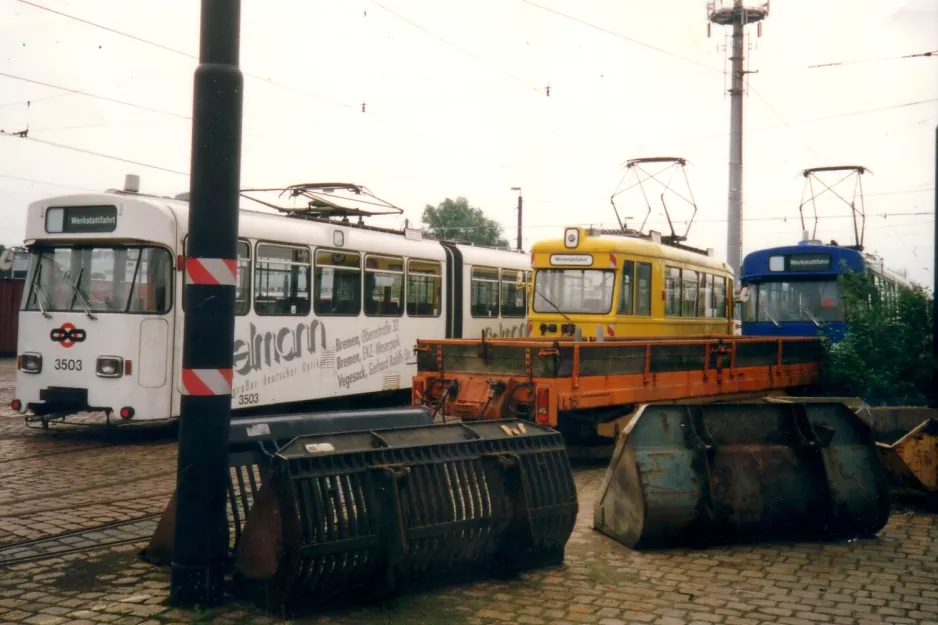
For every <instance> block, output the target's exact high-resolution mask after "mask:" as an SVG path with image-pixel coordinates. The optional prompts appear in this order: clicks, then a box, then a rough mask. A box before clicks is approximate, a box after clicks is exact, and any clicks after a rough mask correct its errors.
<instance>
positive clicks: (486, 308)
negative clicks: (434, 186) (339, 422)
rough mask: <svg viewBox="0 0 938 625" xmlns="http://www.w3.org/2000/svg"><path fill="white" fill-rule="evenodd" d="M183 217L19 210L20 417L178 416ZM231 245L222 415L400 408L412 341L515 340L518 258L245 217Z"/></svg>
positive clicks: (356, 229) (138, 201) (96, 204)
mask: <svg viewBox="0 0 938 625" xmlns="http://www.w3.org/2000/svg"><path fill="white" fill-rule="evenodd" d="M352 186H354V185H352ZM188 209H189V205H188V202H186V201H185V200H184V199H174V198H163V197H157V196H148V195H143V194H140V193H137V192H136V191H135V190H134V191H127V190H122V191H113V190H111V191H108V192H105V193H101V194H82V195H66V196H59V197H53V198H49V199H45V200H42V201H38V202H35V203H33V204H31V205H30V206H29V209H28V216H27V223H26V237H25V243H26V245H27V247H28V248H29V251H30V265H29V273H28V276H27V288H26V289H25V290H24V294H23V301H22V306H21V310H20V316H19V336H18V349H17V354H18V356H17V372H16V391H15V395H14V397H15V399H14V400H13V402H12V406H13V408H14V409H15V410H17V411H19V412H21V413H24V414H25V415H26V418H27V420H28V421H31V422H33V421H34V422H40V423H42V425H43V427H47V426H48V422H49V421H55V420H64V419H65V418H66V417H68V416H69V415H73V414H77V413H79V412H103V413H105V415H106V417H107V419H108V420H109V421H110V420H111V419H112V415H119V417H120V419H121V420H124V421H143V420H157V419H167V418H175V417H177V416H178V415H179V403H180V384H181V382H180V369H181V363H182V342H183V310H184V305H185V302H184V301H183V284H184V282H185V280H184V275H183V273H182V272H183V271H184V267H185V262H184V261H185V250H186V242H187V236H186V231H187V226H188ZM398 210H399V209H398ZM238 236H239V239H238V276H237V286H236V304H235V309H236V320H235V342H234V345H233V351H234V377H233V390H232V409H233V410H234V411H236V413H235V416H237V414H239V413H241V412H242V411H243V412H244V413H246V414H250V413H252V412H256V411H258V410H263V411H268V412H269V411H281V410H284V411H285V410H287V409H293V408H294V407H296V406H297V405H298V404H308V403H310V402H316V403H317V405H318V406H321V407H324V408H325V407H334V408H350V407H357V406H376V405H386V404H387V403H388V402H389V401H390V402H395V401H401V402H406V401H407V398H408V397H409V389H410V385H411V380H412V378H413V376H414V375H415V373H416V359H415V356H414V353H413V346H414V345H415V343H416V339H417V338H432V337H437V338H440V337H451V338H460V337H477V336H482V335H483V334H485V335H486V336H524V335H525V333H526V328H527V323H526V311H527V288H526V287H527V284H528V278H529V274H530V257H529V256H528V255H527V254H522V253H519V252H512V251H505V250H497V249H489V248H483V247H477V246H472V245H461V244H456V243H448V242H441V241H436V240H431V239H423V238H422V237H421V236H420V232H419V231H412V230H407V231H405V232H398V231H391V230H382V229H377V228H370V227H366V226H364V225H361V223H359V225H353V224H350V223H348V219H345V220H344V222H339V221H336V220H335V219H327V218H321V217H317V218H313V217H311V216H310V214H303V215H284V214H278V213H273V212H271V213H265V212H262V211H257V210H245V209H244V208H242V209H241V210H240V213H239V229H238Z"/></svg>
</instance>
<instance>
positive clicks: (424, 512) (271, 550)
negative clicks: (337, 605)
mask: <svg viewBox="0 0 938 625" xmlns="http://www.w3.org/2000/svg"><path fill="white" fill-rule="evenodd" d="M272 462H273V467H272V471H271V478H270V480H268V482H267V483H266V484H265V485H264V489H262V491H261V494H259V495H258V503H257V504H256V505H255V506H254V507H253V508H252V510H251V512H250V513H249V516H248V520H247V523H246V524H245V529H244V535H243V537H242V542H241V548H240V549H239V552H238V560H237V563H236V579H237V581H238V585H239V587H240V589H241V591H242V592H244V593H246V594H249V595H254V596H257V597H264V598H266V599H268V600H273V601H274V602H277V603H292V602H314V603H322V602H330V601H334V600H341V599H343V598H354V599H355V600H361V599H362V598H363V597H365V596H369V597H374V596H376V595H377V596H380V595H383V594H386V593H390V592H397V591H401V590H404V589H407V588H408V587H409V586H410V585H411V584H413V583H416V582H420V581H423V580H434V581H437V580H439V579H440V578H445V577H447V576H450V575H453V574H456V573H458V572H465V571H489V572H497V573H499V574H502V573H505V572H511V571H517V570H519V569H522V568H527V567H531V566H538V565H543V564H551V563H558V562H561V561H562V560H563V553H564V548H565V545H566V542H567V540H568V539H569V537H570V535H571V533H572V531H573V525H574V523H575V520H576V514H577V509H578V508H577V500H576V488H575V485H574V482H573V475H572V472H571V470H570V464H569V460H568V458H567V454H566V449H565V447H564V445H563V441H562V439H561V437H560V435H559V434H558V433H556V432H554V431H553V430H549V429H547V428H543V427H539V426H536V425H533V424H531V423H524V422H521V421H515V420H508V421H488V422H482V423H474V424H472V425H467V424H445V425H433V426H428V427H420V428H400V429H394V430H377V431H373V432H361V433H349V434H339V435H331V436H315V437H300V438H298V439H296V440H294V441H293V442H291V443H290V444H289V445H287V446H286V447H284V448H283V449H282V450H280V451H279V452H278V453H277V454H276V455H275V456H274V458H273V459H272ZM262 501H263V502H264V503H263V504H262V503H261V502H262ZM272 519H280V521H279V525H278V523H274V522H272ZM271 528H273V529H274V530H275V531H272V529H271ZM270 554H276V555H277V563H276V567H272V565H271V559H270ZM274 569H275V570H274Z"/></svg>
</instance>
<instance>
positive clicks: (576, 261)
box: [550, 254, 593, 267]
mask: <svg viewBox="0 0 938 625" xmlns="http://www.w3.org/2000/svg"><path fill="white" fill-rule="evenodd" d="M550 264H551V265H554V266H557V265H573V266H576V267H589V266H590V265H592V264H593V255H592V254H551V255H550Z"/></svg>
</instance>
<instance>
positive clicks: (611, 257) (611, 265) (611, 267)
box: [609, 252, 618, 269]
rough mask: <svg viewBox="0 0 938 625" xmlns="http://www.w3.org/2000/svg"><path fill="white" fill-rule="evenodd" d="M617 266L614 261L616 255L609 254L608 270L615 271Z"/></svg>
mask: <svg viewBox="0 0 938 625" xmlns="http://www.w3.org/2000/svg"><path fill="white" fill-rule="evenodd" d="M617 264H618V263H617V260H616V255H615V254H613V253H612V252H610V253H609V268H610V269H615V268H616V265H617Z"/></svg>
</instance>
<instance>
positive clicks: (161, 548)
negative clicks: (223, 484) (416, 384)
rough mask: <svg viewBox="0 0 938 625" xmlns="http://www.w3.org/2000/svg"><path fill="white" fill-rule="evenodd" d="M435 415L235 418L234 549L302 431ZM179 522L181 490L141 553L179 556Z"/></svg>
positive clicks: (415, 411)
mask: <svg viewBox="0 0 938 625" xmlns="http://www.w3.org/2000/svg"><path fill="white" fill-rule="evenodd" d="M431 423H433V418H432V417H431V416H430V412H429V411H428V410H427V409H425V408H391V409H387V408H386V409H381V410H346V411H331V412H318V413H301V414H291V415H279V416H272V417H253V418H236V419H232V420H231V427H230V429H229V435H228V468H229V471H228V473H229V475H228V523H229V526H230V527H231V528H232V532H231V533H230V534H229V536H230V539H229V548H230V550H231V551H232V552H234V551H236V550H237V549H238V544H239V542H240V540H241V531H242V528H243V526H244V519H245V517H246V516H247V513H248V511H249V510H250V508H251V504H252V502H253V501H254V498H255V496H256V495H257V492H258V490H259V489H260V486H261V483H262V482H263V478H264V476H265V474H266V472H267V469H268V467H269V461H270V456H271V454H272V453H273V452H274V451H276V450H277V448H278V447H279V446H280V445H284V444H286V443H288V442H289V441H291V440H293V439H294V438H296V437H297V436H301V435H306V434H329V433H334V432H348V431H361V430H371V429H376V428H387V427H398V426H400V427H405V426H416V425H430V424H431ZM175 526H176V493H175V492H173V495H172V497H171V498H170V500H169V504H167V506H166V509H165V510H164V511H163V516H162V517H161V518H160V520H159V523H158V524H157V526H156V530H155V531H154V532H153V536H152V537H151V539H150V543H149V544H148V545H147V546H146V548H144V549H143V550H142V551H141V552H140V557H141V558H143V559H144V560H146V561H147V562H150V563H152V564H157V565H162V566H168V565H169V564H170V563H171V562H172V558H173V536H174V532H175Z"/></svg>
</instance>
